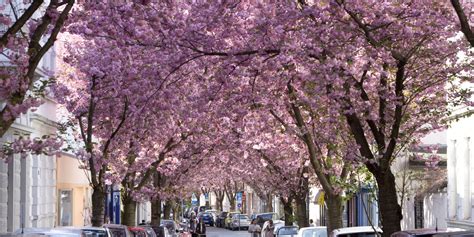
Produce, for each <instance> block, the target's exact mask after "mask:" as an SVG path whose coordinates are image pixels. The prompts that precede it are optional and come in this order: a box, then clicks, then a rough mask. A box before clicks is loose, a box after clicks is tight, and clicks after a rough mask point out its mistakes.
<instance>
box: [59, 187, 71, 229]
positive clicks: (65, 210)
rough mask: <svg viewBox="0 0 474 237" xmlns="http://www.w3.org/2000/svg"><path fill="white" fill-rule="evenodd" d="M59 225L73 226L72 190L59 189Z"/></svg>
mask: <svg viewBox="0 0 474 237" xmlns="http://www.w3.org/2000/svg"><path fill="white" fill-rule="evenodd" d="M58 198H59V221H58V222H59V226H72V190H59V195H58Z"/></svg>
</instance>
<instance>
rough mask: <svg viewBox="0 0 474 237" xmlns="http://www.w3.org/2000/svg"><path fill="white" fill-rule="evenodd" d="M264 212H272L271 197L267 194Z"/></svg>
mask: <svg viewBox="0 0 474 237" xmlns="http://www.w3.org/2000/svg"><path fill="white" fill-rule="evenodd" d="M265 211H266V212H273V195H272V194H271V193H269V194H267V205H266V206H265Z"/></svg>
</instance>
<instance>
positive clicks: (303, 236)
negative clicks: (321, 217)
mask: <svg viewBox="0 0 474 237" xmlns="http://www.w3.org/2000/svg"><path fill="white" fill-rule="evenodd" d="M327 236H328V231H327V228H326V226H316V227H305V228H301V229H300V230H299V231H298V235H297V237H327Z"/></svg>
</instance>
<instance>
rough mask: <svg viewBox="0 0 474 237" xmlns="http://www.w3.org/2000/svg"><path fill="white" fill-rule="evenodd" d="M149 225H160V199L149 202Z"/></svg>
mask: <svg viewBox="0 0 474 237" xmlns="http://www.w3.org/2000/svg"><path fill="white" fill-rule="evenodd" d="M151 224H152V225H158V226H159V225H160V224H161V198H159V197H158V198H156V199H155V200H153V201H152V202H151Z"/></svg>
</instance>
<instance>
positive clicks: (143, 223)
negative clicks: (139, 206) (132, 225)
mask: <svg viewBox="0 0 474 237" xmlns="http://www.w3.org/2000/svg"><path fill="white" fill-rule="evenodd" d="M138 225H146V222H145V220H142V223H140V224H138Z"/></svg>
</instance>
